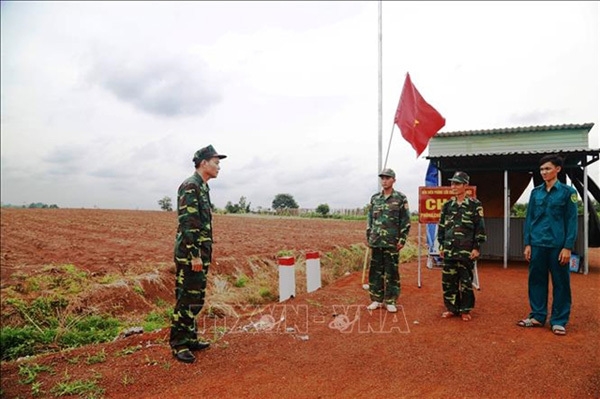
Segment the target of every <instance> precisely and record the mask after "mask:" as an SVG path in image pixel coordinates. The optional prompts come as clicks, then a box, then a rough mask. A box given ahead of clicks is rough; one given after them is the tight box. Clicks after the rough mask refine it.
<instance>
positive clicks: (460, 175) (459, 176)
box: [448, 172, 469, 184]
mask: <svg viewBox="0 0 600 399" xmlns="http://www.w3.org/2000/svg"><path fill="white" fill-rule="evenodd" d="M448 180H450V181H453V182H455V183H461V184H469V175H468V174H466V173H465V172H456V173H454V176H452V177H451V178H450V179H448Z"/></svg>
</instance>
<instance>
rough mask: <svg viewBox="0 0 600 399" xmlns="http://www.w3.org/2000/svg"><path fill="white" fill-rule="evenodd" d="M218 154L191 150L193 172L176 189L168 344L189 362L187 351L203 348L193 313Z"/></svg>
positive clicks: (202, 275) (200, 288) (203, 269)
mask: <svg viewBox="0 0 600 399" xmlns="http://www.w3.org/2000/svg"><path fill="white" fill-rule="evenodd" d="M223 158H226V156H225V155H220V154H218V153H217V151H216V150H215V149H214V147H213V146H212V145H209V146H207V147H204V148H202V149H200V150H198V151H196V153H195V154H194V158H193V160H192V161H193V162H194V165H195V167H196V171H195V173H194V174H193V175H192V176H190V177H188V178H187V179H185V180H184V181H183V183H181V185H180V186H179V189H178V191H177V215H178V222H179V226H178V228H177V236H176V238H175V251H174V252H175V253H174V258H175V266H176V269H177V270H176V280H175V299H176V301H177V302H176V304H175V308H174V310H173V317H172V320H171V336H170V340H169V343H170V346H171V349H172V351H173V355H174V356H175V358H176V359H177V360H179V361H181V362H184V363H193V362H194V361H195V357H194V354H193V353H192V352H191V351H195V350H201V349H205V348H207V347H208V346H209V344H208V343H207V342H201V341H198V335H197V331H196V316H197V315H198V313H199V312H200V310H202V306H203V305H204V294H205V290H206V277H207V275H208V268H209V266H210V263H211V259H212V213H211V209H212V205H211V203H210V196H209V187H208V184H207V183H208V180H210V179H212V178H216V177H217V175H218V174H219V169H220V166H219V162H220V159H223Z"/></svg>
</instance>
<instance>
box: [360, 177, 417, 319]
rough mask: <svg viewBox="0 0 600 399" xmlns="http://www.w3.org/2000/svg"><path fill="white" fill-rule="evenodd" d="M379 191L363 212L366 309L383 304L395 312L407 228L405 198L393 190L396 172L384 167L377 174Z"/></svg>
mask: <svg viewBox="0 0 600 399" xmlns="http://www.w3.org/2000/svg"><path fill="white" fill-rule="evenodd" d="M379 178H380V179H381V187H382V191H380V192H378V193H377V194H374V195H373V196H372V197H371V201H370V203H369V211H368V213H367V242H368V245H369V247H370V248H371V265H370V267H369V293H370V295H371V300H372V301H373V302H372V303H371V304H370V305H369V306H367V309H368V310H375V309H377V308H380V307H382V306H383V304H384V302H385V307H386V309H387V311H388V312H390V313H395V312H397V311H398V309H397V308H396V300H397V299H398V297H399V296H400V272H399V271H398V260H399V257H400V250H401V249H402V248H403V247H404V244H405V243H406V239H407V237H408V232H409V230H410V212H409V210H408V200H407V199H406V196H405V195H404V194H402V193H401V192H399V191H396V190H394V183H395V182H396V173H394V171H393V170H392V169H389V168H388V169H384V170H382V171H381V173H380V174H379Z"/></svg>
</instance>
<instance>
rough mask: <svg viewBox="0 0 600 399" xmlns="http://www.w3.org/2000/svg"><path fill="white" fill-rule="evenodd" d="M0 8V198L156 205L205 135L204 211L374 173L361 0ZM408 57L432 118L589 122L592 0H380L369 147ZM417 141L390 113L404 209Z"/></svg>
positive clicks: (372, 49) (300, 196) (329, 195)
mask: <svg viewBox="0 0 600 399" xmlns="http://www.w3.org/2000/svg"><path fill="white" fill-rule="evenodd" d="M1 7H2V13H1V18H2V32H1V33H2V34H1V38H2V46H1V51H2V57H1V62H2V64H1V77H2V86H1V107H2V108H1V117H2V121H1V128H2V132H1V141H2V143H1V144H2V146H1V147H2V148H1V157H2V158H1V168H2V170H1V172H2V182H1V184H2V190H1V195H2V202H3V203H13V204H23V203H27V204H28V203H30V202H45V203H56V204H58V205H59V206H61V207H92V206H98V207H101V208H132V209H159V208H158V204H157V200H158V199H160V198H162V197H164V196H165V195H169V196H172V197H174V196H175V193H176V189H177V186H178V185H179V183H180V182H181V181H182V180H183V179H184V178H185V177H187V176H188V175H189V174H191V173H192V171H193V165H192V161H191V158H192V155H193V153H194V152H195V151H196V150H197V149H198V148H200V147H202V146H204V145H207V144H213V145H214V146H215V147H216V148H217V150H218V151H220V152H223V153H225V154H227V155H228V158H227V159H225V160H223V162H222V170H221V173H220V175H219V178H218V179H216V180H212V181H211V188H212V190H211V196H212V199H213V202H214V203H215V204H216V205H217V206H219V207H223V206H224V205H225V204H226V203H227V201H232V202H237V201H238V200H239V198H240V197H241V196H244V197H246V198H247V201H249V202H251V203H252V206H253V207H258V206H261V207H263V208H268V207H270V205H271V202H272V200H273V198H274V197H275V195H276V194H278V193H290V194H292V195H293V196H294V197H295V199H296V200H297V202H298V203H299V204H300V206H302V207H316V206H317V205H318V204H321V203H328V204H329V205H330V206H331V207H332V208H342V207H348V208H355V207H362V206H364V204H366V202H367V201H368V199H369V197H370V195H371V194H372V193H373V192H374V191H376V190H377V188H378V186H377V183H378V182H377V168H378V86H377V84H378V59H377V57H378V53H377V15H378V10H377V7H378V5H377V2H204V1H203V2H36V3H29V2H3V3H2V5H1ZM406 72H410V73H411V77H412V79H413V82H414V84H415V85H416V86H417V87H418V89H419V91H420V92H421V94H422V95H423V96H424V97H425V99H426V100H427V101H428V102H429V103H431V104H432V105H433V106H434V107H435V108H436V109H438V110H439V111H440V112H441V113H442V114H443V115H444V117H445V118H446V120H447V123H446V127H445V128H444V129H443V130H444V131H452V130H469V129H489V128H495V127H514V126H524V125H535V124H563V123H586V122H594V123H598V5H597V3H593V2H541V3H540V2H518V3H517V2H508V3H507V2H501V3H500V2H383V93H382V95H383V115H382V124H383V126H382V146H383V148H382V150H383V154H382V157H383V158H385V156H386V152H387V150H388V143H389V140H390V132H391V131H392V127H393V126H392V123H393V116H394V113H395V110H396V106H397V102H398V98H399V95H400V91H401V88H402V84H403V82H404V77H405V74H406ZM590 145H591V147H593V148H598V146H599V143H598V127H597V126H595V127H594V128H593V130H592V132H591V134H590ZM426 154H427V151H426V152H425V153H424V154H423V156H425V155H426ZM423 156H422V157H421V158H419V159H417V158H416V156H415V153H414V151H413V150H412V148H411V147H410V145H409V144H408V143H406V142H405V141H404V140H403V139H402V137H401V136H400V134H399V131H398V129H397V128H395V129H394V136H393V138H392V141H391V147H390V148H389V160H388V166H390V167H392V168H394V169H395V170H396V172H397V173H398V182H397V188H399V189H400V190H401V191H403V192H405V193H406V194H407V195H408V197H409V201H410V204H411V208H412V209H415V210H416V209H417V202H416V201H417V187H418V186H420V185H423V180H424V176H425V171H426V168H427V164H428V162H427V160H426V159H424V158H423ZM591 169H593V170H591V171H590V174H591V175H592V176H594V175H595V176H597V181H598V180H600V173H598V167H597V165H596V166H595V167H594V168H591Z"/></svg>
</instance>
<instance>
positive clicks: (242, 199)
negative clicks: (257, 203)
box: [238, 196, 250, 213]
mask: <svg viewBox="0 0 600 399" xmlns="http://www.w3.org/2000/svg"><path fill="white" fill-rule="evenodd" d="M238 205H239V206H240V211H241V212H242V213H250V202H248V203H247V204H246V197H243V196H242V197H240V201H239V202H238Z"/></svg>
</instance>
